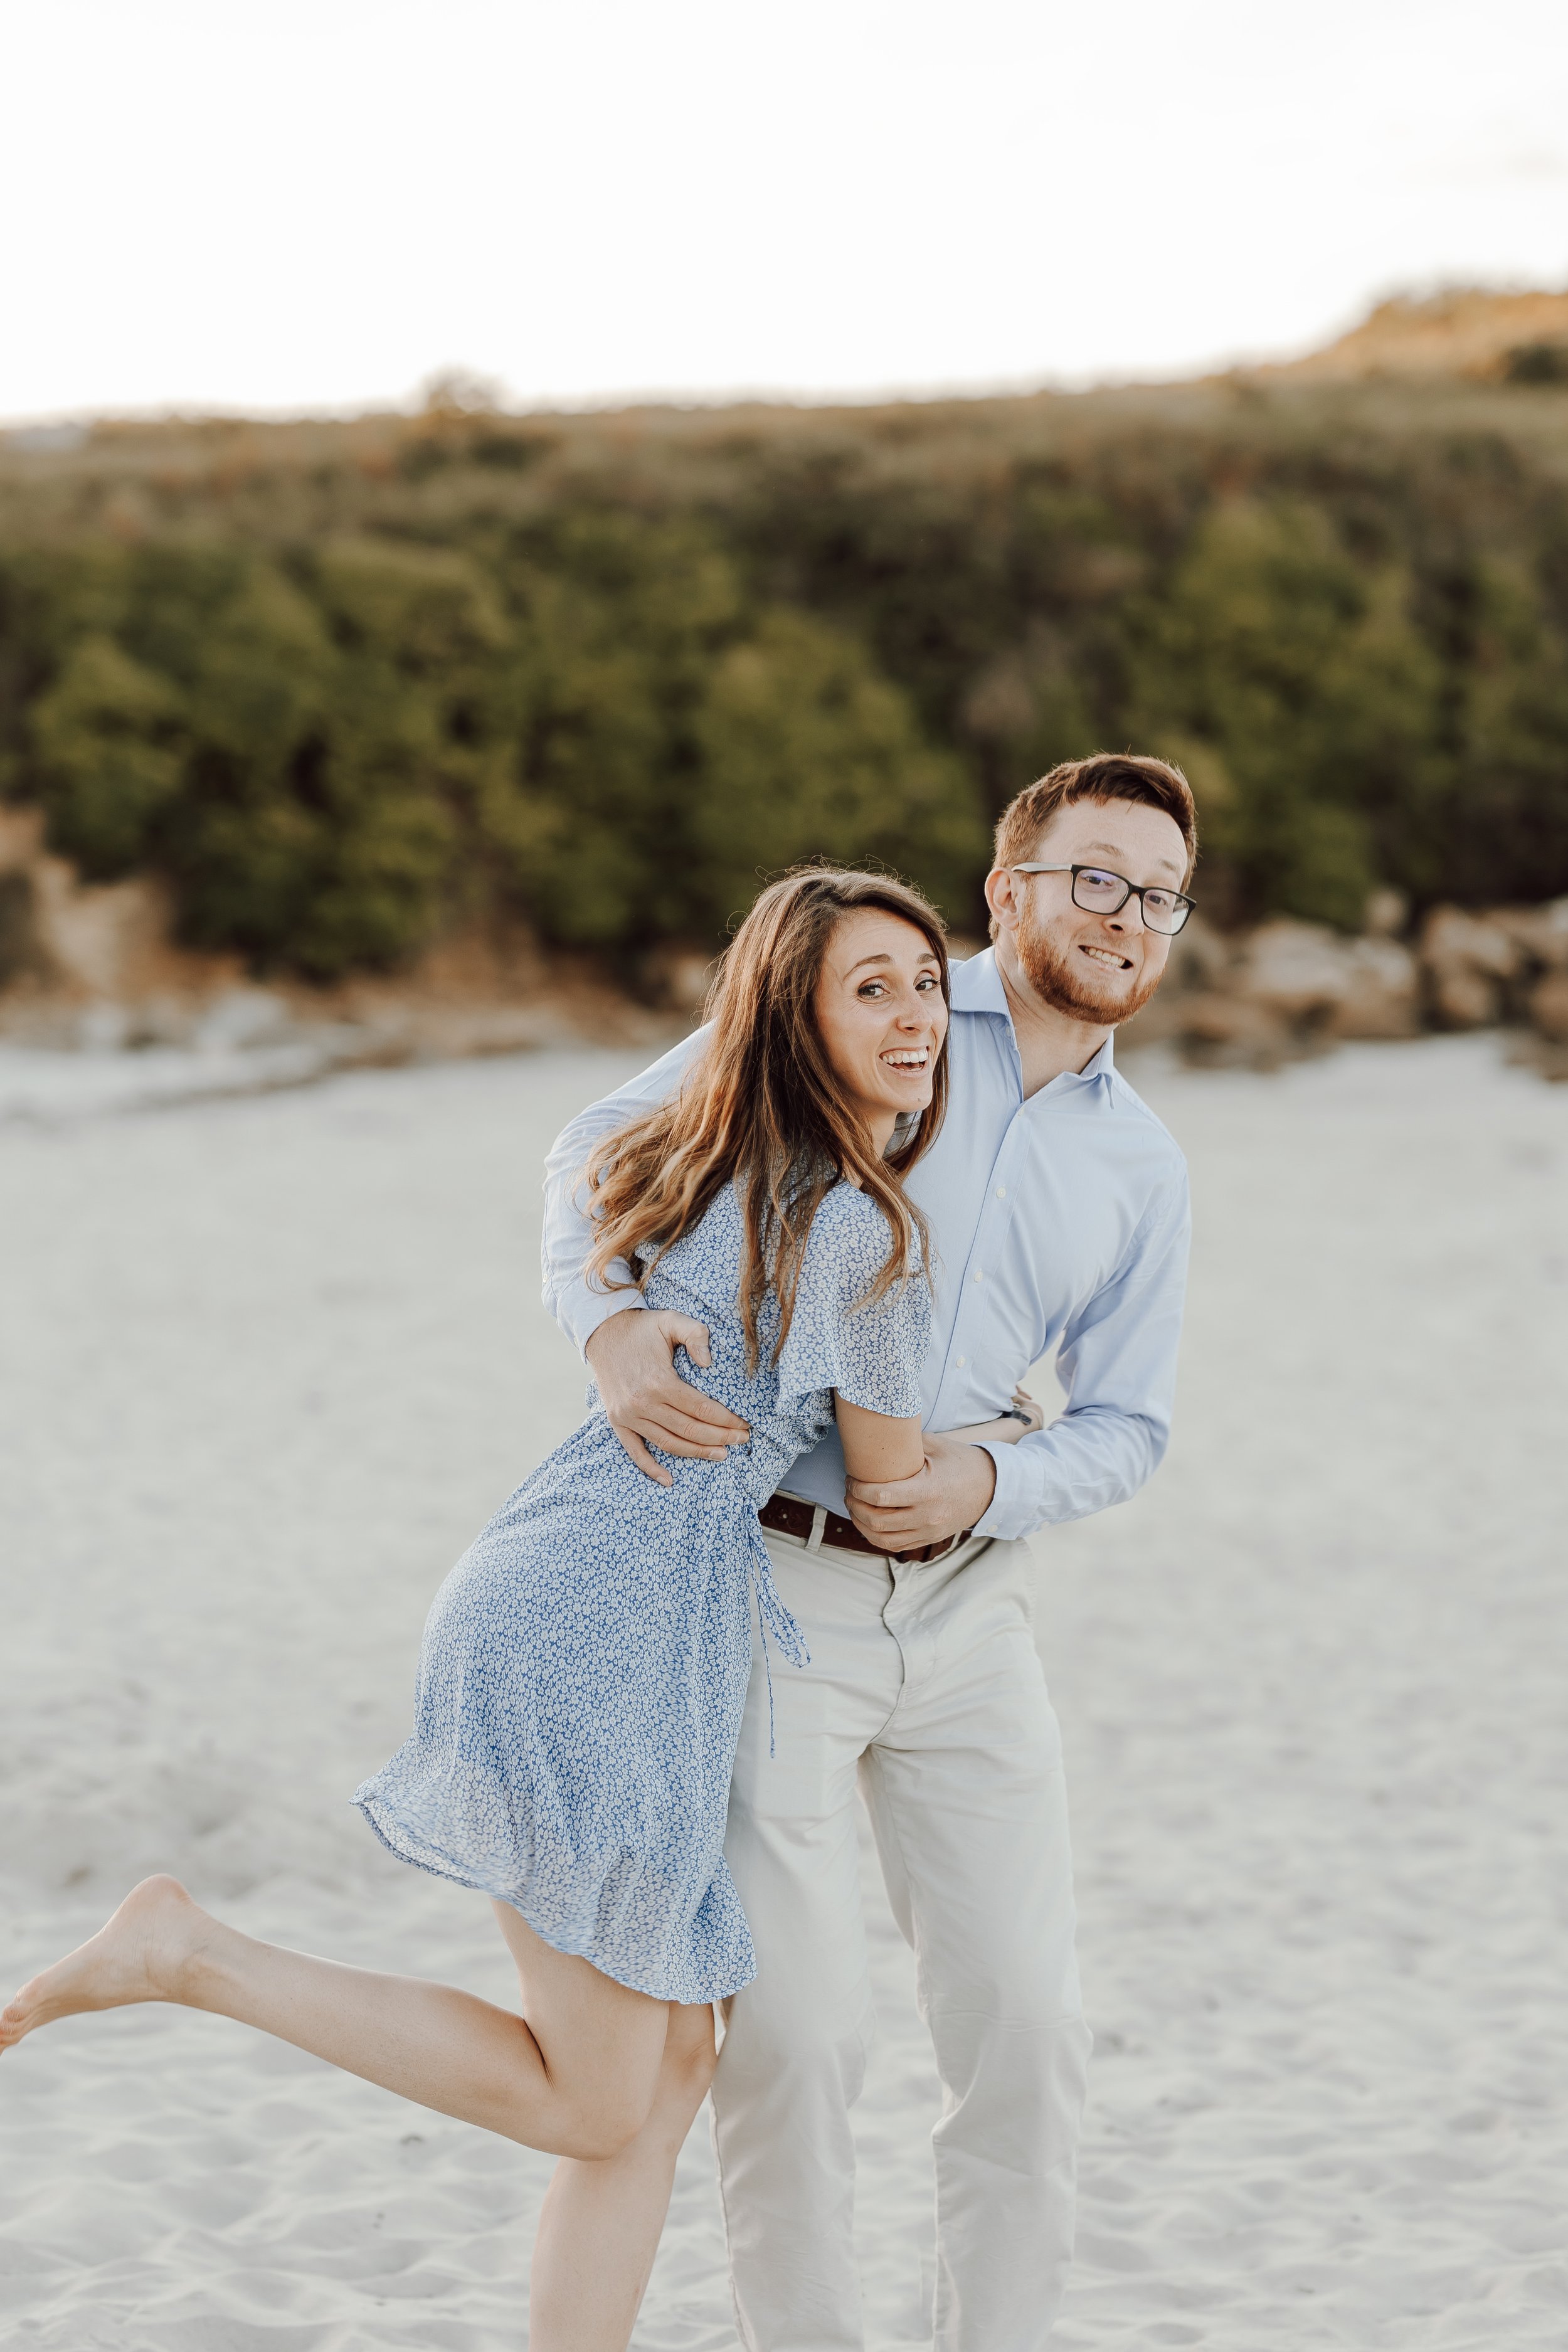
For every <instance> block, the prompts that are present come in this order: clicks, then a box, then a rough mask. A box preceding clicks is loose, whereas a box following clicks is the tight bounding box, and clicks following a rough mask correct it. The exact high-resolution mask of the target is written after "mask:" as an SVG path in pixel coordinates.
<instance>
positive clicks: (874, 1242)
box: [778, 1184, 931, 1420]
mask: <svg viewBox="0 0 1568 2352" xmlns="http://www.w3.org/2000/svg"><path fill="white" fill-rule="evenodd" d="M892 1241H893V1236H892V1233H891V1230H890V1228H889V1224H888V1221H887V1219H886V1217H885V1216H884V1215H883V1214H882V1212H881V1210H880V1209H879V1207H878V1206H877V1203H876V1202H875V1201H872V1200H869V1199H868V1197H867V1195H866V1194H865V1193H864V1192H857V1191H856V1190H855V1188H854V1187H853V1186H852V1185H849V1184H840V1185H838V1186H837V1187H836V1188H835V1190H834V1191H833V1192H830V1193H829V1194H828V1195H827V1198H826V1200H825V1201H824V1202H823V1203H822V1206H821V1208H820V1209H819V1210H818V1211H817V1213H816V1219H815V1220H814V1222H813V1224H812V1228H811V1234H810V1236H809V1238H808V1240H807V1242H806V1246H805V1260H804V1263H803V1264H802V1266H801V1270H800V1281H799V1284H798V1286H797V1287H796V1291H795V1313H794V1316H793V1317H792V1318H791V1321H790V1328H789V1336H788V1337H787V1339H785V1341H784V1348H783V1349H782V1351H781V1353H780V1356H779V1366H778V1373H779V1393H780V1397H781V1400H782V1399H784V1398H787V1397H797V1396H804V1395H806V1394H808V1393H809V1392H810V1391H813V1390H819V1389H835V1390H837V1392H838V1394H839V1395H840V1396H841V1397H843V1398H845V1399H846V1401H847V1402H848V1403H850V1404H857V1405H861V1406H863V1407H864V1408H865V1410H866V1411H867V1412H885V1413H888V1414H890V1415H892V1416H893V1417H895V1418H897V1419H900V1420H903V1419H908V1418H910V1417H911V1416H913V1415H915V1414H917V1413H918V1412H920V1409H921V1364H922V1362H923V1360H924V1357H925V1352H926V1349H927V1347H928V1346H929V1344H930V1340H931V1292H930V1289H929V1287H928V1286H927V1282H926V1277H925V1273H924V1270H923V1268H922V1267H921V1264H920V1262H919V1256H918V1241H917V1248H916V1254H915V1255H914V1256H913V1260H912V1263H911V1265H910V1271H909V1273H908V1274H907V1275H906V1276H904V1277H903V1278H902V1280H900V1281H898V1282H895V1283H894V1284H893V1285H892V1286H891V1287H890V1288H889V1289H888V1290H886V1291H884V1292H883V1294H882V1296H881V1297H879V1298H876V1299H873V1298H872V1297H870V1296H869V1294H870V1291H871V1289H872V1287H873V1286H874V1285H875V1283H876V1280H877V1276H879V1274H880V1272H881V1270H882V1268H883V1266H884V1265H886V1263H887V1259H888V1255H889V1251H890V1249H891V1247H892Z"/></svg>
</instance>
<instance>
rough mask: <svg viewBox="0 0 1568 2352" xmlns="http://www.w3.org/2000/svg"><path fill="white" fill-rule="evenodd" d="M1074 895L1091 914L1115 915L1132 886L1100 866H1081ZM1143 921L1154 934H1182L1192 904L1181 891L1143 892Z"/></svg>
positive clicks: (1074, 883)
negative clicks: (1159, 932)
mask: <svg viewBox="0 0 1568 2352" xmlns="http://www.w3.org/2000/svg"><path fill="white" fill-rule="evenodd" d="M1072 895H1073V898H1074V900H1075V901H1076V903H1077V904H1078V905H1079V906H1080V907H1081V908H1083V909H1084V911H1085V912H1086V913H1087V914H1091V915H1114V914H1115V913H1116V912H1117V910H1118V908H1121V907H1124V906H1125V905H1126V904H1127V901H1128V899H1129V898H1131V896H1132V885H1131V882H1126V881H1123V879H1122V877H1121V875H1120V874H1107V873H1102V872H1101V871H1100V868H1099V867H1098V866H1081V867H1080V868H1079V871H1078V873H1076V874H1075V875H1074V876H1073V885H1072ZM1142 899H1143V920H1144V921H1145V922H1146V923H1147V924H1148V926H1149V929H1151V930H1152V931H1166V932H1170V931H1179V930H1180V929H1181V928H1182V925H1183V924H1184V922H1185V920H1186V919H1187V908H1188V906H1189V904H1190V901H1189V900H1188V899H1186V898H1183V896H1182V894H1181V892H1180V891H1179V890H1161V889H1152V890H1145V891H1144V892H1143V893H1142Z"/></svg>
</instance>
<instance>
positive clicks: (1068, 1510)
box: [976, 1409, 1166, 1537]
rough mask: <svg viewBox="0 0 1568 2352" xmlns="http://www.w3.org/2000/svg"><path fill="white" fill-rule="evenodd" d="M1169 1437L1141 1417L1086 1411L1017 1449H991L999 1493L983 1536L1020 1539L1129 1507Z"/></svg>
mask: <svg viewBox="0 0 1568 2352" xmlns="http://www.w3.org/2000/svg"><path fill="white" fill-rule="evenodd" d="M1165 1444H1166V1433H1165V1431H1164V1429H1163V1428H1161V1427H1157V1426H1156V1424H1155V1423H1153V1422H1152V1421H1149V1420H1145V1419H1144V1418H1142V1416H1141V1415H1139V1414H1135V1413H1125V1412H1104V1411H1095V1410H1092V1409H1088V1410H1083V1411H1080V1412H1067V1413H1064V1414H1063V1416H1062V1418H1061V1419H1060V1420H1059V1421H1056V1422H1053V1423H1052V1424H1051V1426H1050V1428H1049V1429H1043V1430H1041V1431H1040V1432H1039V1433H1038V1434H1037V1435H1036V1436H1033V1437H1026V1438H1023V1439H1021V1440H1020V1442H1019V1443H1018V1444H1016V1445H996V1446H992V1445H986V1446H985V1447H984V1452H986V1453H987V1454H990V1455H991V1458H992V1460H993V1461H994V1464H995V1466H996V1487H995V1492H994V1495H993V1496H992V1498H991V1503H990V1506H989V1507H988V1509H987V1510H986V1513H985V1517H984V1520H983V1521H982V1522H981V1524H980V1526H979V1528H977V1529H976V1532H977V1533H978V1534H980V1535H987V1536H997V1537H1018V1536H1028V1535H1033V1534H1034V1533H1035V1531H1036V1529H1037V1528H1046V1527H1060V1526H1063V1525H1065V1524H1066V1522H1067V1521H1068V1520H1069V1519H1085V1518H1088V1517H1090V1515H1091V1514H1092V1513H1093V1512H1095V1511H1104V1510H1109V1509H1110V1507H1111V1506H1112V1504H1115V1503H1125V1502H1128V1501H1130V1500H1131V1497H1132V1496H1134V1495H1135V1494H1136V1493H1137V1492H1138V1489H1139V1487H1140V1486H1142V1485H1143V1484H1144V1482H1145V1480H1147V1479H1148V1478H1149V1477H1150V1476H1151V1475H1152V1473H1153V1472H1154V1471H1155V1470H1156V1469H1157V1468H1158V1467H1159V1465H1160V1462H1161V1460H1162V1458H1163V1454H1164V1451H1165Z"/></svg>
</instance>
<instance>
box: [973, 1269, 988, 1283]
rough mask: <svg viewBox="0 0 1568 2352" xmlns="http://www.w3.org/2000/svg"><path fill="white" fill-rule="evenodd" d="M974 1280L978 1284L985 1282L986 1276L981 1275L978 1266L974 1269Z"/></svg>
mask: <svg viewBox="0 0 1568 2352" xmlns="http://www.w3.org/2000/svg"><path fill="white" fill-rule="evenodd" d="M974 1279H975V1281H976V1282H984V1279H985V1276H984V1275H983V1274H982V1273H981V1271H980V1268H979V1267H978V1266H976V1267H975V1269H974Z"/></svg>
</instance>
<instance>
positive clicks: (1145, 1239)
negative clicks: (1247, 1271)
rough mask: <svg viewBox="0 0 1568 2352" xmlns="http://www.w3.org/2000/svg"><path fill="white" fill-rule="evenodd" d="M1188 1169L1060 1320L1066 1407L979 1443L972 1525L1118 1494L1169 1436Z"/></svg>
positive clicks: (1077, 1512)
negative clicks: (1023, 1432)
mask: <svg viewBox="0 0 1568 2352" xmlns="http://www.w3.org/2000/svg"><path fill="white" fill-rule="evenodd" d="M1190 1234H1191V1215H1190V1210H1189V1205H1188V1198H1187V1181H1186V1171H1185V1170H1184V1169H1182V1170H1181V1171H1179V1173H1178V1174H1176V1175H1173V1179H1172V1181H1171V1182H1170V1184H1169V1185H1168V1187H1165V1188H1163V1189H1162V1192H1160V1194H1159V1195H1158V1196H1157V1197H1156V1198H1155V1200H1154V1201H1153V1202H1151V1204H1150V1207H1149V1210H1148V1213H1147V1214H1146V1215H1145V1217H1144V1219H1143V1222H1142V1224H1141V1225H1140V1226H1139V1228H1138V1231H1137V1233H1136V1234H1134V1235H1133V1238H1132V1241H1131V1244H1129V1246H1128V1250H1127V1254H1126V1255H1125V1257H1124V1258H1123V1260H1122V1263H1121V1265H1120V1266H1119V1268H1118V1269H1117V1272H1116V1275H1115V1276H1114V1277H1113V1278H1112V1280H1111V1281H1110V1282H1109V1283H1107V1284H1106V1285H1105V1286H1103V1287H1102V1288H1101V1289H1100V1290H1099V1291H1097V1292H1096V1294H1095V1296H1094V1297H1092V1298H1091V1299H1090V1300H1089V1302H1088V1304H1087V1305H1086V1306H1085V1307H1084V1308H1083V1309H1082V1310H1081V1312H1080V1313H1079V1315H1077V1316H1076V1317H1075V1318H1073V1320H1072V1322H1071V1323H1070V1324H1069V1325H1068V1330H1067V1332H1066V1334H1065V1335H1064V1338H1063V1341H1062V1346H1061V1349H1060V1352H1059V1354H1058V1359H1057V1368H1058V1373H1059V1375H1060V1377H1061V1380H1062V1382H1063V1385H1064V1386H1065V1388H1066V1390H1067V1395H1068V1404H1067V1410H1066V1412H1063V1413H1062V1414H1061V1416H1060V1417H1059V1419H1058V1420H1057V1421H1055V1422H1053V1423H1052V1424H1051V1426H1050V1427H1049V1428H1048V1429H1043V1430H1039V1431H1037V1432H1036V1433H1034V1434H1033V1435H1031V1436H1028V1437H1025V1438H1023V1439H1021V1440H1020V1441H1019V1443H1018V1444H1016V1445H998V1444H987V1445H985V1446H984V1452H985V1453H987V1454H990V1456H991V1458H992V1461H993V1462H994V1464H995V1466H996V1487H995V1492H994V1494H993V1496H992V1497H991V1502H990V1506H989V1507H988V1508H987V1510H986V1512H985V1514H984V1517H983V1518H981V1519H980V1520H979V1521H978V1522H977V1524H976V1527H975V1530H974V1531H975V1533H976V1535H984V1536H996V1537H1019V1536H1026V1535H1032V1534H1033V1533H1034V1532H1035V1530H1036V1529H1037V1528H1042V1527H1052V1526H1059V1525H1061V1524H1063V1523H1064V1522H1065V1521H1067V1520H1068V1519H1081V1518H1087V1517H1089V1514H1090V1513H1091V1512H1094V1511H1103V1510H1106V1509H1108V1508H1109V1507H1110V1506H1111V1505H1112V1504H1113V1503H1125V1502H1126V1501H1128V1500H1129V1498H1130V1497H1131V1496H1133V1495H1135V1494H1136V1493H1137V1491H1138V1489H1139V1487H1140V1486H1142V1484H1143V1482H1144V1480H1145V1479H1146V1478H1148V1477H1149V1476H1150V1475H1151V1474H1152V1472H1153V1471H1154V1470H1156V1469H1157V1468H1158V1467H1159V1465H1160V1463H1161V1461H1162V1460H1163V1456H1164V1453H1165V1448H1166V1446H1167V1444H1169V1443H1170V1434H1171V1414H1172V1408H1173V1402H1174V1397H1175V1385H1176V1353H1177V1347H1178V1343H1179V1341H1180V1338H1181V1327H1182V1307H1183V1302H1184V1297H1185V1295H1186V1276H1187V1254H1188V1246H1189V1241H1190Z"/></svg>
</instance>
